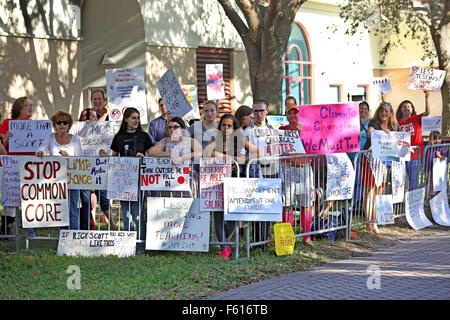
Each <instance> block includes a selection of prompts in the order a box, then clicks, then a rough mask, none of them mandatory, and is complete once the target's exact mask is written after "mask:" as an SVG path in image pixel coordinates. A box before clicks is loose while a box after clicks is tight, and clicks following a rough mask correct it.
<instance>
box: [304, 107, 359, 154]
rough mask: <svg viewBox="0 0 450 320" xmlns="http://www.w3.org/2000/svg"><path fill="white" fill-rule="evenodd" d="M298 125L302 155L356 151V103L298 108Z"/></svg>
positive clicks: (357, 117)
mask: <svg viewBox="0 0 450 320" xmlns="http://www.w3.org/2000/svg"><path fill="white" fill-rule="evenodd" d="M299 122H300V123H301V124H302V129H303V130H302V133H301V137H302V141H303V145H304V147H305V150H306V153H311V154H326V153H343V152H359V151H360V147H359V143H360V142H359V134H360V123H359V105H358V103H343V104H331V105H308V106H301V107H300V112H299Z"/></svg>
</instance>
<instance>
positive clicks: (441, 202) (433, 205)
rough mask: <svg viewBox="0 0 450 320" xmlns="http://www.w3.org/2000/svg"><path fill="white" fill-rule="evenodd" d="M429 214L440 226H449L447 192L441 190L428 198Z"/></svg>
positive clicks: (449, 216)
mask: <svg viewBox="0 0 450 320" xmlns="http://www.w3.org/2000/svg"><path fill="white" fill-rule="evenodd" d="M430 209H431V214H432V215H433V219H434V221H435V222H436V223H437V224H439V225H441V226H447V227H449V226H450V209H449V206H448V196H447V192H445V191H441V192H439V193H438V194H437V195H435V196H434V197H433V199H431V200H430Z"/></svg>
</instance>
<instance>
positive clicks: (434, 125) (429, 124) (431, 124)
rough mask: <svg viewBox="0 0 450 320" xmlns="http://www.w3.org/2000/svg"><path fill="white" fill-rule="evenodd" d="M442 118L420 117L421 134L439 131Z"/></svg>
mask: <svg viewBox="0 0 450 320" xmlns="http://www.w3.org/2000/svg"><path fill="white" fill-rule="evenodd" d="M441 130H442V116H434V117H422V132H425V131H441Z"/></svg>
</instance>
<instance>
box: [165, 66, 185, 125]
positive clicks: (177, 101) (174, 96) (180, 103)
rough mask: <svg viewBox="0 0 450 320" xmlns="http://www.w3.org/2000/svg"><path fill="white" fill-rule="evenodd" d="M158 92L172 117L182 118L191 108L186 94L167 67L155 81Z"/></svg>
mask: <svg viewBox="0 0 450 320" xmlns="http://www.w3.org/2000/svg"><path fill="white" fill-rule="evenodd" d="M157 85H158V90H159V94H160V95H161V98H162V99H163V101H164V105H165V106H166V108H167V110H168V111H170V113H171V115H172V117H180V118H183V117H184V116H185V115H186V114H188V113H189V112H190V111H191V110H192V106H191V104H190V103H189V101H188V99H187V98H186V95H185V94H184V92H183V90H182V89H181V87H180V84H179V83H178V80H177V78H176V77H175V73H174V72H173V70H172V69H169V70H168V71H167V72H166V73H165V74H164V75H163V76H162V77H161V79H159V80H158V82H157Z"/></svg>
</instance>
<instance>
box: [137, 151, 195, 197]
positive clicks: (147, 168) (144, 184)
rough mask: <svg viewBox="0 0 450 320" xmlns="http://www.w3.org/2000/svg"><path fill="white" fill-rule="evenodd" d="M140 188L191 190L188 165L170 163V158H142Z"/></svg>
mask: <svg viewBox="0 0 450 320" xmlns="http://www.w3.org/2000/svg"><path fill="white" fill-rule="evenodd" d="M141 190H153V191H155V190H160V191H191V187H190V170H189V165H183V164H181V165H178V166H174V165H173V164H172V159H171V158H151V157H144V158H143V166H142V168H141Z"/></svg>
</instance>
